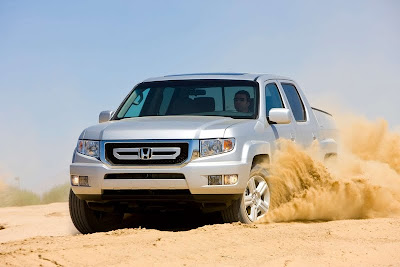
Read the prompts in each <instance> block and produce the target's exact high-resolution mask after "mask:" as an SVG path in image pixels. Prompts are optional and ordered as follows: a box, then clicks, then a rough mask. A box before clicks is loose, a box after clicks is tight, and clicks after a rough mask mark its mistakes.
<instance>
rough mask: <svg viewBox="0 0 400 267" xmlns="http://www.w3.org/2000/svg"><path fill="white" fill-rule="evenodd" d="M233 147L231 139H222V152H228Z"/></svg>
mask: <svg viewBox="0 0 400 267" xmlns="http://www.w3.org/2000/svg"><path fill="white" fill-rule="evenodd" d="M232 149H233V139H224V152H229V151H231V150H232Z"/></svg>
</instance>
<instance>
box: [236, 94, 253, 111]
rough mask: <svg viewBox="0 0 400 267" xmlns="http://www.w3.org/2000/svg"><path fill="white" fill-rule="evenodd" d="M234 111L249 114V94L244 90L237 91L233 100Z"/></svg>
mask: <svg viewBox="0 0 400 267" xmlns="http://www.w3.org/2000/svg"><path fill="white" fill-rule="evenodd" d="M233 101H234V104H235V109H236V111H238V112H249V106H250V94H249V92H247V91H245V90H240V91H237V92H236V94H235V98H234V99H233Z"/></svg>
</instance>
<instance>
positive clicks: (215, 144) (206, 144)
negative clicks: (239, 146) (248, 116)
mask: <svg viewBox="0 0 400 267" xmlns="http://www.w3.org/2000/svg"><path fill="white" fill-rule="evenodd" d="M234 147H235V138H229V139H207V140H200V155H201V156H202V157H206V156H212V155H217V154H221V153H226V152H229V151H232V150H233V148H234Z"/></svg>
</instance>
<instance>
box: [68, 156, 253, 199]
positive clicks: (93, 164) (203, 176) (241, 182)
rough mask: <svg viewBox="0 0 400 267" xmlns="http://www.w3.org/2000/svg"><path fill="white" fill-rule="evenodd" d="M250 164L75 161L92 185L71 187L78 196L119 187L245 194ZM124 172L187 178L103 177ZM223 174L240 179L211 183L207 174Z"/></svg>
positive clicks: (94, 196) (77, 170)
mask: <svg viewBox="0 0 400 267" xmlns="http://www.w3.org/2000/svg"><path fill="white" fill-rule="evenodd" d="M219 159H220V158H219ZM250 167H251V166H250V164H247V163H243V162H240V161H229V162H227V161H218V162H210V161H207V162H196V161H192V162H189V163H188V164H186V165H184V166H182V167H165V168H160V167H157V168H151V167H147V168H146V167H142V168H138V167H135V168H128V167H120V168H118V167H114V166H108V165H106V164H104V163H102V162H101V161H90V162H83V163H82V162H80V163H72V164H71V166H70V173H71V175H79V176H87V177H88V181H89V186H72V190H73V191H74V193H75V194H76V195H77V196H78V197H80V198H82V199H87V200H100V199H104V198H112V192H116V191H118V190H120V191H121V190H124V192H127V191H125V190H132V191H134V190H177V191H180V190H186V191H187V192H190V194H191V195H238V194H242V193H243V191H244V189H245V188H246V185H247V181H248V178H249V173H250ZM122 173H123V174H135V173H137V174H143V173H163V174H169V173H170V174H183V175H184V179H104V177H105V176H106V175H107V174H122ZM224 174H237V175H238V183H237V184H235V185H208V175H224ZM112 190H115V191H112ZM105 192H106V194H109V196H108V197H106V196H105V194H104V193H105ZM131 195H132V194H131ZM203 197H205V196H203Z"/></svg>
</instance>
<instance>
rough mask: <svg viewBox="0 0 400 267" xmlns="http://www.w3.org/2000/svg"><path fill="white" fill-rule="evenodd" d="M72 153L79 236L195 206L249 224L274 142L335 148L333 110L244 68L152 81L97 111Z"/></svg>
mask: <svg viewBox="0 0 400 267" xmlns="http://www.w3.org/2000/svg"><path fill="white" fill-rule="evenodd" d="M99 122H100V123H99V124H97V125H94V126H92V127H89V128H87V129H85V130H84V131H83V132H82V134H81V135H80V137H79V140H78V144H77V147H76V149H75V151H74V155H73V160H72V164H71V166H70V173H71V191H70V197H69V208H70V214H71V218H72V221H73V223H74V225H75V226H76V228H77V229H78V230H79V231H80V232H81V233H92V232H97V231H106V230H110V229H113V227H114V226H115V225H117V224H118V223H119V222H120V221H121V220H122V218H123V216H124V214H125V213H140V212H145V211H154V210H156V211H160V210H176V209H187V208H189V209H193V208H196V209H201V210H202V211H204V212H214V211H220V212H221V213H222V217H223V219H224V221H226V222H234V221H241V222H243V223H252V222H255V221H256V220H258V219H259V218H261V217H262V216H264V215H265V214H266V213H267V212H268V209H269V206H270V196H271V195H273V194H274V190H273V188H270V187H269V181H268V170H267V169H265V168H263V167H262V166H261V164H260V163H261V162H272V159H273V157H274V151H275V150H276V149H277V144H276V140H277V139H279V138H285V139H289V140H292V141H294V142H296V143H298V144H301V145H303V146H309V145H310V144H311V143H312V142H313V141H314V140H318V141H319V143H320V146H321V149H322V153H323V155H324V156H326V157H328V156H332V155H335V154H336V153H337V142H336V141H335V139H336V128H335V123H334V121H333V118H332V116H331V115H330V114H329V113H326V112H324V111H322V110H318V109H314V108H311V106H310V104H309V103H308V101H307V99H306V97H305V96H304V94H303V92H302V91H301V90H300V87H299V86H298V85H297V84H296V83H295V82H294V81H293V80H291V79H288V78H284V77H279V76H274V75H267V74H264V75H260V74H247V73H206V74H187V75H170V76H164V77H157V78H150V79H147V80H145V81H143V82H142V83H139V84H138V85H136V86H135V87H134V88H133V90H132V91H131V92H130V93H129V94H128V96H127V97H126V98H125V99H124V101H123V102H122V104H121V105H120V106H119V107H118V109H117V110H116V111H115V112H114V111H103V112H101V113H100V116H99Z"/></svg>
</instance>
